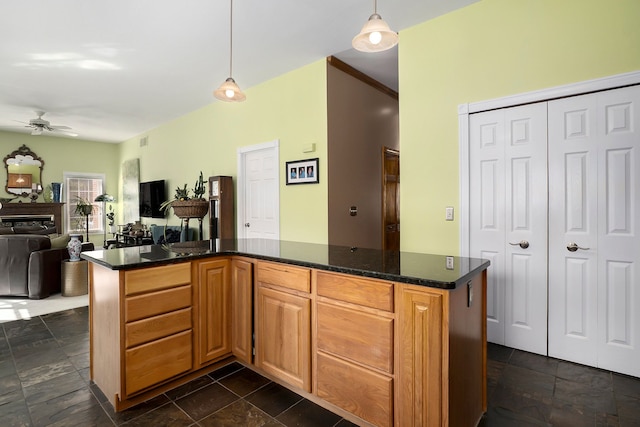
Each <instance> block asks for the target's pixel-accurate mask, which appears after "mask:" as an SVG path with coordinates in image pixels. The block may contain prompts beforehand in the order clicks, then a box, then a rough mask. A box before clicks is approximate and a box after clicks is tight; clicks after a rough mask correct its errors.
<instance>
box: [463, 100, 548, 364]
mask: <svg viewBox="0 0 640 427" xmlns="http://www.w3.org/2000/svg"><path fill="white" fill-rule="evenodd" d="M469 128H470V160H471V162H470V176H471V179H470V181H471V182H470V190H471V191H470V199H471V200H470V205H471V207H472V214H471V215H470V253H471V256H480V257H484V258H487V259H490V260H491V266H490V267H489V271H488V280H489V281H488V287H487V298H488V305H487V337H488V340H489V341H490V342H495V343H498V344H504V345H507V346H510V347H515V348H519V349H522V350H526V351H531V352H535V353H540V354H546V351H547V347H546V333H547V332H546V331H547V288H546V281H547V276H546V260H547V237H546V236H547V224H546V212H547V195H546V191H547V178H546V177H547V171H546V160H547V155H546V148H547V141H546V104H545V103H541V104H532V105H526V106H522V107H514V108H509V109H504V110H496V111H489V112H484V113H480V114H474V115H472V116H471V117H470V127H469Z"/></svg>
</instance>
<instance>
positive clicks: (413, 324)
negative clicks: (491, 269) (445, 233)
mask: <svg viewBox="0 0 640 427" xmlns="http://www.w3.org/2000/svg"><path fill="white" fill-rule="evenodd" d="M397 295H398V307H397V321H398V340H399V346H398V362H397V366H398V375H397V382H398V387H399V389H398V390H396V402H397V407H396V412H397V413H396V425H397V426H403V427H404V426H407V427H419V426H449V425H451V426H474V425H477V424H478V422H479V420H480V417H481V416H482V414H483V413H484V412H485V411H486V408H487V400H486V323H485V322H483V321H482V319H484V317H482V316H484V315H485V314H486V313H485V312H486V270H485V271H484V272H482V273H480V274H478V275H476V276H475V277H474V278H473V280H470V281H469V282H468V283H467V285H466V286H465V285H462V286H458V287H457V288H456V289H454V290H448V291H445V290H438V289H434V288H426V287H421V286H412V285H402V286H400V287H399V289H398V292H397ZM474 295H475V296H474Z"/></svg>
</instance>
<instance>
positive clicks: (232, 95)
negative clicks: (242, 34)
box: [213, 0, 247, 102]
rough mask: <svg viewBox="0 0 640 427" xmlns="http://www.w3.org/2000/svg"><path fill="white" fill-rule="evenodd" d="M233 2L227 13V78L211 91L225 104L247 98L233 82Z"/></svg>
mask: <svg viewBox="0 0 640 427" xmlns="http://www.w3.org/2000/svg"><path fill="white" fill-rule="evenodd" d="M232 70H233V0H230V11H229V77H227V79H226V80H225V81H224V82H223V83H222V84H221V85H220V87H219V88H218V89H216V90H215V91H213V96H215V97H216V98H217V99H219V100H221V101H226V102H242V101H244V100H245V99H247V96H246V95H245V94H244V92H242V91H241V90H240V87H239V86H238V84H237V83H236V81H235V80H233V77H231V76H232V75H233V73H232Z"/></svg>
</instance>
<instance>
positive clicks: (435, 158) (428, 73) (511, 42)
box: [399, 0, 640, 254]
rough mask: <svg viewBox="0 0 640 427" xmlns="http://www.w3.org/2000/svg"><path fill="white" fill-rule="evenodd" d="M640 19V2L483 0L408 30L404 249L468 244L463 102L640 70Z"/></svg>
mask: <svg viewBox="0 0 640 427" xmlns="http://www.w3.org/2000/svg"><path fill="white" fill-rule="evenodd" d="M639 18H640V1H638V0H611V1H602V0H562V1H558V0H518V1H514V0H483V1H480V2H478V3H475V4H473V5H471V6H468V7H466V8H463V9H460V10H458V11H455V12H452V13H449V14H447V15H444V16H442V17H439V18H437V19H434V20H432V21H428V22H425V23H422V24H420V25H417V26H415V27H412V28H410V29H408V30H406V31H402V33H401V34H400V44H399V70H400V91H399V92H400V152H401V170H402V185H401V197H400V200H401V208H400V213H401V224H402V237H401V242H402V249H403V250H406V251H419V252H433V253H448V254H457V253H458V252H459V226H460V224H459V222H458V220H457V218H458V216H456V220H455V221H453V222H445V220H444V215H445V207H446V206H454V207H455V208H456V212H458V207H459V180H458V176H459V170H458V169H459V167H458V114H457V107H458V105H459V104H463V103H467V102H476V101H481V100H486V99H492V98H498V97H503V96H506V95H512V94H518V93H522V92H528V91H532V90H537V89H543V88H548V87H553V86H558V85H563V84H567V83H572V82H578V81H583V80H589V79H594V78H598V77H603V76H609V75H614V74H620V73H625V72H629V71H635V70H639V69H640V24H639Z"/></svg>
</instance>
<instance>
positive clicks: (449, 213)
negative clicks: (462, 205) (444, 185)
mask: <svg viewBox="0 0 640 427" xmlns="http://www.w3.org/2000/svg"><path fill="white" fill-rule="evenodd" d="M444 219H445V220H446V221H453V206H447V207H446V208H444Z"/></svg>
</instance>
